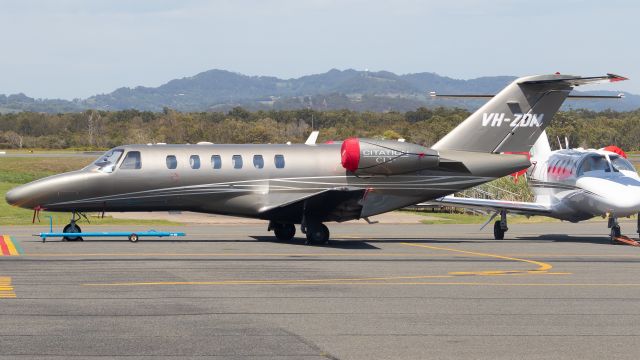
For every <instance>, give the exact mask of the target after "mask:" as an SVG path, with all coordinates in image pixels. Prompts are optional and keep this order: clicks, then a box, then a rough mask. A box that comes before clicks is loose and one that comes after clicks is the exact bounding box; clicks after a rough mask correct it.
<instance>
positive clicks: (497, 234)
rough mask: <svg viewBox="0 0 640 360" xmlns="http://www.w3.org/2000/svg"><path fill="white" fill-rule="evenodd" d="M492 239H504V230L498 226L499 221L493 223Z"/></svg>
mask: <svg viewBox="0 0 640 360" xmlns="http://www.w3.org/2000/svg"><path fill="white" fill-rule="evenodd" d="M493 238H494V239H496V240H503V239H504V230H502V226H500V221H496V222H495V223H493Z"/></svg>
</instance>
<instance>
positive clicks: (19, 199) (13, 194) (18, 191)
mask: <svg viewBox="0 0 640 360" xmlns="http://www.w3.org/2000/svg"><path fill="white" fill-rule="evenodd" d="M35 190H36V189H35V188H34V187H33V186H32V185H31V184H25V185H20V186H18V187H15V188H13V189H11V190H9V191H8V192H7V194H6V195H5V199H6V200H7V203H9V204H11V205H13V206H20V207H23V208H27V209H33V208H34V207H36V206H38V204H36V202H37V191H35Z"/></svg>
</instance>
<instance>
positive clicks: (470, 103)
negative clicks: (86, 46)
mask: <svg viewBox="0 0 640 360" xmlns="http://www.w3.org/2000/svg"><path fill="white" fill-rule="evenodd" d="M514 79H515V77H514V76H491V77H480V78H476V79H470V80H459V79H453V78H450V77H446V76H440V75H438V74H435V73H429V72H423V73H414V74H405V75H397V74H394V73H392V72H388V71H378V72H369V71H359V70H353V69H347V70H336V69H332V70H330V71H328V72H326V73H322V74H314V75H306V76H302V77H299V78H294V79H280V78H277V77H272V76H247V75H242V74H238V73H234V72H230V71H226V70H218V69H214V70H209V71H205V72H202V73H199V74H197V75H194V76H191V77H185V78H182V79H175V80H171V81H169V82H167V83H165V84H163V85H160V86H158V87H143V86H138V87H135V88H126V87H122V88H119V89H116V90H115V91H113V92H111V93H108V94H100V95H95V96H91V97H89V98H87V99H78V100H74V101H67V100H59V99H32V98H30V97H28V96H26V95H24V94H17V95H9V96H6V95H0V112H12V111H37V112H73V111H83V110H86V109H101V110H125V109H137V110H142V111H161V110H162V109H163V108H165V107H168V108H172V109H175V110H179V111H226V110H229V109H231V108H233V107H235V106H242V107H245V108H247V109H250V110H259V109H262V110H268V109H296V108H312V109H317V110H325V109H344V108H346V109H351V110H357V111H392V110H394V111H408V110H414V109H416V108H417V107H420V106H426V107H435V106H458V107H463V108H467V109H473V108H476V107H478V106H479V105H480V104H482V102H480V101H477V100H433V99H430V98H429V96H428V92H429V91H437V92H440V93H452V94H453V93H458V94H464V93H473V94H478V93H480V94H493V93H497V92H498V91H500V90H501V89H502V88H503V87H504V86H505V85H507V84H508V83H510V82H511V81H513V80H514ZM584 93H587V94H589V93H594V94H596V93H597V94H606V95H611V94H617V92H613V91H597V92H584ZM565 106H566V107H570V108H585V109H590V110H604V109H608V108H611V109H613V110H618V111H627V110H635V109H638V108H640V96H639V95H634V94H628V93H626V94H625V99H622V100H600V101H579V102H578V101H572V102H571V103H569V104H568V105H565Z"/></svg>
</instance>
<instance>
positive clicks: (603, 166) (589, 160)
mask: <svg viewBox="0 0 640 360" xmlns="http://www.w3.org/2000/svg"><path fill="white" fill-rule="evenodd" d="M589 171H606V172H610V171H611V169H609V162H608V161H607V158H606V157H605V156H604V155H597V154H592V155H589V156H587V157H586V158H585V159H584V160H583V161H582V163H581V164H580V166H579V167H578V176H580V175H582V174H584V173H586V172H589Z"/></svg>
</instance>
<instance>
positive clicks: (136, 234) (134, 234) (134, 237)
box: [36, 216, 186, 242]
mask: <svg viewBox="0 0 640 360" xmlns="http://www.w3.org/2000/svg"><path fill="white" fill-rule="evenodd" d="M48 218H49V232H42V233H39V234H37V235H36V236H39V237H40V238H42V242H45V241H46V240H47V238H50V237H67V238H79V237H128V238H129V241H131V242H136V241H138V239H139V238H140V237H144V236H154V237H165V236H185V235H186V234H185V233H183V232H169V231H157V230H148V231H95V232H77V233H65V232H53V219H52V218H51V216H48Z"/></svg>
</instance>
